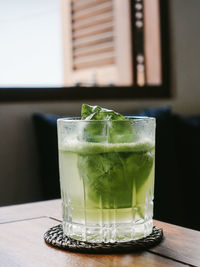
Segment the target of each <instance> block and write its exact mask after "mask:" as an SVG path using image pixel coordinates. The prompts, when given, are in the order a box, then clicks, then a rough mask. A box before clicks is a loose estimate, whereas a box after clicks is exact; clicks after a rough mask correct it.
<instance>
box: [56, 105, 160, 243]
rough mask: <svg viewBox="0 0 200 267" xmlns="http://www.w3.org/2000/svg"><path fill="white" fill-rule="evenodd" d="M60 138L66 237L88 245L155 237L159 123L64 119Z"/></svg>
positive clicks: (61, 122) (150, 120) (59, 126)
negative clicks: (155, 186)
mask: <svg viewBox="0 0 200 267" xmlns="http://www.w3.org/2000/svg"><path fill="white" fill-rule="evenodd" d="M86 108H87V106H86ZM100 112H102V110H100V111H99V113H100ZM110 112H111V111H110ZM120 116H121V115H120ZM87 117H88V116H87ZM109 118H110V117H109ZM111 118H112V117H111ZM58 136H59V138H58V139H59V166H60V185H61V196H62V203H63V204H62V205H63V230H64V233H65V234H66V235H67V236H70V237H72V238H74V239H77V240H84V241H88V242H125V241H129V240H134V239H139V238H142V237H145V236H147V235H149V234H150V233H151V231H152V226H153V225H152V216H153V191H154V158H155V143H154V140H155V120H154V119H153V118H124V117H123V119H122V118H121V117H120V118H118V117H117V119H116V117H115V118H114V119H112V120H110V119H109V120H105V119H104V120H95V119H92V120H87V119H86V120H85V119H82V120H80V119H69V118H68V119H59V120H58Z"/></svg>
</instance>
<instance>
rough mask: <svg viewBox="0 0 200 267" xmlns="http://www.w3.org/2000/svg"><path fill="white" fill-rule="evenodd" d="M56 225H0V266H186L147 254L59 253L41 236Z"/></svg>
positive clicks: (44, 222)
mask: <svg viewBox="0 0 200 267" xmlns="http://www.w3.org/2000/svg"><path fill="white" fill-rule="evenodd" d="M56 224H57V223H56V222H55V221H53V220H51V219H49V218H42V219H35V220H30V221H21V222H16V223H12V224H11V223H10V224H1V225H0V263H1V266H3V267H7V266H8V267H11V266H12V267H19V266H30V267H31V266H34V267H35V266H48V267H51V266H52V267H54V266H58V267H59V266H60V267H61V266H73V267H75V266H78V267H79V266H81V267H84V266H85V267H90V266H94V267H98V266H101V267H102V266H106V267H107V266H120V267H121V266H130V267H134V266H135V267H136V266H137V267H138V266H140V267H143V266H148V267H149V266H154V267H165V266H166V267H168V266H177V267H178V266H179V267H181V266H185V265H183V264H180V263H177V262H175V261H173V260H170V259H166V258H163V257H161V256H158V255H155V254H152V253H150V252H141V253H132V254H118V255H114V254H113V255H94V254H80V253H71V252H67V251H62V250H59V249H55V248H52V247H50V246H48V245H46V244H45V242H44V241H43V234H44V232H45V231H46V230H47V229H49V228H50V227H52V226H54V225H56Z"/></svg>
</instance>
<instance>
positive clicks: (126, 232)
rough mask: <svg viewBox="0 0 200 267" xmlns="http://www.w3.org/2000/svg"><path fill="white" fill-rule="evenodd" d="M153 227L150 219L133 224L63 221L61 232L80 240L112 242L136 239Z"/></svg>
mask: <svg viewBox="0 0 200 267" xmlns="http://www.w3.org/2000/svg"><path fill="white" fill-rule="evenodd" d="M152 228H153V221H152V219H150V220H148V221H145V222H144V220H139V221H137V222H135V223H134V224H130V223H129V224H121V223H120V224H110V225H109V226H106V225H101V226H100V225H96V224H94V225H90V226H89V227H88V226H87V227H86V226H85V225H82V224H78V223H68V222H63V232H64V234H65V235H67V236H68V237H71V238H74V239H76V240H80V241H87V242H93V243H109V242H111V243H114V242H127V241H131V240H137V239H140V238H143V237H146V236H148V235H149V234H151V232H152Z"/></svg>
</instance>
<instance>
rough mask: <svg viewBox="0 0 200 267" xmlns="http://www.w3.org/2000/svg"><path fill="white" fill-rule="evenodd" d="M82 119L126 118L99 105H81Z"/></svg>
mask: <svg viewBox="0 0 200 267" xmlns="http://www.w3.org/2000/svg"><path fill="white" fill-rule="evenodd" d="M81 119H82V120H126V119H125V118H124V117H123V116H122V115H121V114H119V113H117V112H115V111H113V110H110V109H106V108H101V107H100V106H90V105H87V104H83V105H82V109H81Z"/></svg>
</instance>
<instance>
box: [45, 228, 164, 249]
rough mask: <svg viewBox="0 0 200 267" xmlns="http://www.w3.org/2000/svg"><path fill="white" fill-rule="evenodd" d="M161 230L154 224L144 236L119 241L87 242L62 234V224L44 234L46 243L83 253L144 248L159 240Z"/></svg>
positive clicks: (161, 233) (161, 236)
mask: <svg viewBox="0 0 200 267" xmlns="http://www.w3.org/2000/svg"><path fill="white" fill-rule="evenodd" d="M162 238H163V230H162V229H160V228H158V227H156V226H154V227H153V230H152V233H151V234H150V235H148V236H147V237H145V238H142V239H138V240H132V241H129V242H121V243H118V242H116V243H89V242H85V241H78V240H75V239H73V238H70V237H68V236H64V234H63V229H62V224H59V225H56V226H54V227H52V228H50V229H49V230H48V231H47V232H46V233H45V234H44V240H45V242H46V243H48V244H50V245H52V246H54V247H57V248H61V249H65V250H69V251H73V252H85V253H124V252H130V251H136V250H146V249H148V248H150V247H153V246H155V245H157V244H159V243H160V242H161V240H162Z"/></svg>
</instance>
